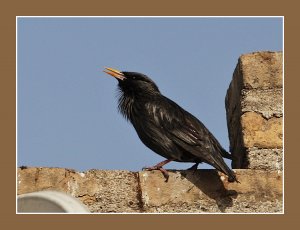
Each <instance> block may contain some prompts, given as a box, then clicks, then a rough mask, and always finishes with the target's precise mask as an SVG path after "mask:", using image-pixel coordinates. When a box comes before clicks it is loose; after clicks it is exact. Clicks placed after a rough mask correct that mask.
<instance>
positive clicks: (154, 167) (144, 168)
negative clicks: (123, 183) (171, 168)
mask: <svg viewBox="0 0 300 230" xmlns="http://www.w3.org/2000/svg"><path fill="white" fill-rule="evenodd" d="M170 161H172V160H164V161H162V162H160V163H158V164H156V165H154V166H152V167H143V170H148V171H152V170H159V171H161V173H162V174H163V176H164V177H165V179H166V182H168V180H169V173H168V172H167V170H165V169H164V168H163V166H164V165H165V164H168V163H169V162H170Z"/></svg>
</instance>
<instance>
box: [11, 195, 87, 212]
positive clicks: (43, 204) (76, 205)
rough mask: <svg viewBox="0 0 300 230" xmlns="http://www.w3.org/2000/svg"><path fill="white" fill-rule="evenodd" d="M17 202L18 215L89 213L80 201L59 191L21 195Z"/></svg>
mask: <svg viewBox="0 0 300 230" xmlns="http://www.w3.org/2000/svg"><path fill="white" fill-rule="evenodd" d="M17 202H18V203H17V204H18V213H25V212H26V213H89V210H88V209H87V207H86V206H85V205H84V204H83V203H81V202H80V201H79V200H78V199H76V198H74V197H72V196H70V195H68V194H66V193H62V192H57V191H40V192H33V193H27V194H23V195H19V196H18V201H17Z"/></svg>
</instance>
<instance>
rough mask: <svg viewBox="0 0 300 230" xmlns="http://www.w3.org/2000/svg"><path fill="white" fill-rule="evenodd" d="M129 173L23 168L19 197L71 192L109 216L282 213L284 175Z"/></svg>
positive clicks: (258, 172) (252, 172)
mask: <svg viewBox="0 0 300 230" xmlns="http://www.w3.org/2000/svg"><path fill="white" fill-rule="evenodd" d="M168 171H169V174H170V178H169V181H168V182H167V183H166V182H164V178H163V176H162V175H161V173H160V172H157V171H151V172H149V171H141V172H129V171H120V170H111V171H107V170H88V171H86V172H76V171H74V170H70V169H64V168H38V167H30V168H26V167H22V168H18V190H17V191H18V195H20V194H25V193H29V192H35V191H41V190H56V191H62V192H66V193H68V194H70V195H72V196H73V197H76V198H79V199H80V200H81V201H82V202H83V203H84V204H85V205H87V206H88V208H89V210H90V211H91V212H100V213H109V212H118V213H124V212H126V213H130V212H131V213H132V212H133V213H145V212H146V213H157V212H159V213H160V212H167V213H171V212H176V213H182V212H183V213H202V212H209V213H212V212H213V213H215V212H216V213H219V212H224V213H228V212H230V213H244V212H255V213H257V212H259V213H282V212H283V207H282V186H283V184H282V172H281V171H264V170H248V169H247V170H243V169H239V170H235V171H236V174H237V177H238V180H239V181H240V182H241V183H240V184H239V183H228V182H227V178H226V177H225V176H224V175H223V174H222V173H219V172H217V171H216V170H197V171H196V172H192V171H189V170H178V171H175V170H168Z"/></svg>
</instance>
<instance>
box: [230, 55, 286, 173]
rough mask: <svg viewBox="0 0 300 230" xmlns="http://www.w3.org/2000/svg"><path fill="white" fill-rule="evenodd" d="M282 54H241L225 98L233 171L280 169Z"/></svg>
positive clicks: (281, 145)
mask: <svg viewBox="0 0 300 230" xmlns="http://www.w3.org/2000/svg"><path fill="white" fill-rule="evenodd" d="M282 64H283V57H282V52H256V53H250V54H245V55H242V56H241V57H240V58H239V61H238V64H237V66H236V68H235V71H234V73H233V78H232V81H231V83H230V86H229V89H228V91H227V95H226V100H225V103H226V113H227V124H228V132H229V139H230V152H231V153H232V154H233V156H234V160H233V162H232V167H233V168H251V169H264V170H282V159H283V151H282V147H283V141H282V140H283V124H282V116H283V100H282V99H283V89H282V85H283V80H282V71H283V70H282V66H283V65H282Z"/></svg>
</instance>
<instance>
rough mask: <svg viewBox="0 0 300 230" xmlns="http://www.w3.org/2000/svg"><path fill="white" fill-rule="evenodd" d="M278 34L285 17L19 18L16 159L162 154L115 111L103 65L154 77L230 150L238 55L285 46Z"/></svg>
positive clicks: (112, 163) (69, 164) (48, 163)
mask: <svg viewBox="0 0 300 230" xmlns="http://www.w3.org/2000/svg"><path fill="white" fill-rule="evenodd" d="M282 31H283V20H282V18H202V17H193V18H182V17H180V18H179V17H174V18H137V17H134V18H123V17H118V18H112V17H97V18H96V17H93V18H90V17H89V18H82V17H77V18H62V17H61V18H55V17H44V18H41V17H34V18H32V17H19V18H18V19H17V100H18V101H17V102H18V104H17V122H18V123H17V125H18V126H17V131H18V132H17V138H18V139H17V140H18V143H17V157H18V158H17V159H18V162H17V164H18V166H21V165H26V166H38V167H42V166H43V167H66V168H73V169H76V170H79V171H83V170H88V169H124V170H132V171H137V170H140V169H141V168H142V167H144V166H151V165H154V164H156V163H158V162H160V161H162V160H164V158H162V157H160V156H159V155H157V154H155V153H154V152H152V151H151V150H150V149H148V148H147V147H145V146H144V145H143V144H142V143H141V141H140V140H139V138H138V136H137V134H136V132H135V130H134V129H133V127H132V126H131V125H130V124H129V123H128V122H126V121H125V119H123V117H122V116H121V115H120V114H119V113H118V111H117V97H116V95H117V90H116V89H117V81H116V80H115V79H113V78H112V77H109V76H108V75H106V74H104V73H103V72H102V70H103V68H104V67H113V68H116V69H119V70H123V71H125V70H127V71H136V72H141V73H144V74H146V75H148V76H149V77H151V78H152V79H153V80H154V81H155V82H156V83H157V85H158V86H159V88H160V91H161V92H162V93H163V94H164V95H165V96H167V97H169V98H170V99H172V100H174V101H175V102H177V103H178V104H179V105H181V106H182V107H183V108H184V109H186V110H188V111H189V112H191V113H192V114H193V115H195V116H196V117H198V118H199V119H200V120H201V121H202V122H203V123H204V124H205V125H206V127H207V128H209V129H210V131H211V132H212V133H213V134H214V135H215V136H216V138H217V139H218V140H219V142H220V143H221V144H222V146H223V147H224V148H225V149H227V150H228V149H229V139H228V131H227V124H226V113H225V103H224V101H225V95H226V90H227V89H228V86H229V83H230V81H231V79H232V73H233V71H234V68H235V66H236V64H237V61H238V58H239V56H240V55H241V54H245V53H250V52H255V51H263V50H269V51H280V50H283V32H282ZM226 162H227V163H228V164H230V161H226ZM190 166H191V164H187V163H175V162H174V163H170V164H168V165H167V166H166V168H175V169H185V168H187V167H190ZM199 168H210V167H208V166H207V165H204V164H203V165H200V166H199Z"/></svg>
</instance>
